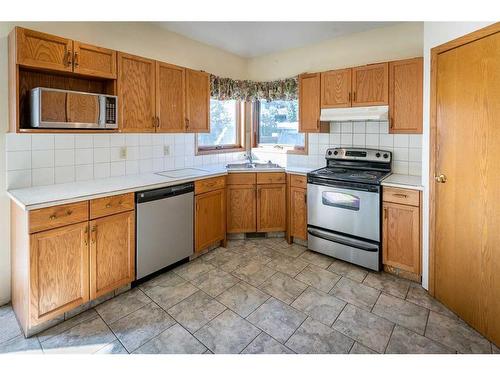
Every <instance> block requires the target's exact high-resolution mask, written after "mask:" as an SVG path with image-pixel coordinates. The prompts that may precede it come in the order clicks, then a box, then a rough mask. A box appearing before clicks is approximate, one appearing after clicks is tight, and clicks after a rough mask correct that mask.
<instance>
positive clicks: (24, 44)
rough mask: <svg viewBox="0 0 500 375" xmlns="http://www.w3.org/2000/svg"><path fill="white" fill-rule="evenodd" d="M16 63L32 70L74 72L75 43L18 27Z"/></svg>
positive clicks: (16, 31)
mask: <svg viewBox="0 0 500 375" xmlns="http://www.w3.org/2000/svg"><path fill="white" fill-rule="evenodd" d="M15 33H16V34H15V35H16V43H15V46H16V62H17V64H19V65H22V66H27V67H31V68H41V69H49V70H59V71H64V72H71V71H73V63H72V57H73V41H72V40H71V39H66V38H61V37H58V36H55V35H50V34H45V33H41V32H38V31H32V30H27V29H23V28H21V27H16V30H15Z"/></svg>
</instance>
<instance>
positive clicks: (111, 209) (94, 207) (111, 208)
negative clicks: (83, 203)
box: [90, 193, 134, 220]
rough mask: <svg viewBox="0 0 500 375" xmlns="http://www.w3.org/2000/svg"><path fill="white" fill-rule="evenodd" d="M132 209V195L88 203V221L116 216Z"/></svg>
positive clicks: (116, 196) (94, 200)
mask: <svg viewBox="0 0 500 375" xmlns="http://www.w3.org/2000/svg"><path fill="white" fill-rule="evenodd" d="M133 209H134V194H133V193H129V194H121V195H115V196H112V197H105V198H98V199H93V200H91V201H90V219H91V220H92V219H96V218H98V217H103V216H108V215H113V214H117V213H120V212H125V211H130V210H133Z"/></svg>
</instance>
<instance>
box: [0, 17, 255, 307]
mask: <svg viewBox="0 0 500 375" xmlns="http://www.w3.org/2000/svg"><path fill="white" fill-rule="evenodd" d="M14 25H19V26H23V27H27V28H30V29H34V30H39V31H44V32H48V33H51V34H55V35H60V36H64V37H68V38H72V39H76V40H80V41H82V42H87V43H91V44H95V45H98V46H102V47H108V48H111V49H116V50H120V51H124V52H129V53H133V54H137V55H141V56H144V57H149V58H153V59H158V60H162V61H166V62H170V63H173V64H178V65H182V66H186V67H189V68H193V69H202V70H205V71H208V72H211V73H214V74H218V75H221V76H226V77H232V78H245V76H246V67H247V61H246V60H245V59H243V58H241V57H239V56H236V55H233V54H231V53H228V52H225V51H223V50H221V49H217V48H214V47H210V46H207V45H205V44H202V43H199V42H196V41H193V40H191V39H188V38H185V37H182V36H180V35H178V34H175V33H172V32H169V31H167V30H165V29H162V28H159V27H158V26H155V25H152V24H147V23H140V22H134V23H120V22H103V23H97V22H90V23H89V22H71V23H70V22H38V23H15V24H14V23H7V22H0V305H2V304H3V303H6V302H8V301H9V300H10V225H9V222H10V220H9V219H10V202H9V199H8V198H7V196H6V194H5V187H6V161H5V158H6V147H5V138H6V137H5V133H6V132H7V130H8V127H9V126H8V108H7V87H8V86H7V83H8V76H7V57H8V53H7V35H8V33H9V32H10V31H11V30H12V28H13V27H14ZM172 137H174V136H172ZM28 138H29V137H28ZM59 138H60V137H59ZM30 142H31V139H30ZM30 150H31V143H30V148H29V150H22V151H29V152H31V151H30ZM179 163H180V161H179ZM131 164H134V163H131ZM80 169H81V168H80ZM99 171H103V169H99ZM106 171H107V169H106V168H104V173H107V172H106ZM66 172H67V171H66ZM89 173H90V172H89ZM69 174H71V172H69ZM25 175H26V174H25ZM63 177H68V173H66V174H65V176H63Z"/></svg>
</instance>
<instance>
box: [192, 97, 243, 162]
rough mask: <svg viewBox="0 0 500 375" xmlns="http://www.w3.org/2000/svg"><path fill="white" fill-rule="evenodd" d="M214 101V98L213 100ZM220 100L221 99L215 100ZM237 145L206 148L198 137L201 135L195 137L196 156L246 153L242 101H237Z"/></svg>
mask: <svg viewBox="0 0 500 375" xmlns="http://www.w3.org/2000/svg"><path fill="white" fill-rule="evenodd" d="M211 99H212V98H211ZM213 100H219V99H213ZM235 105H236V143H235V144H225V145H213V146H204V145H200V143H199V141H198V137H199V134H200V133H197V134H196V137H195V150H196V155H207V154H219V153H225V152H242V151H245V147H244V146H243V131H242V126H243V123H244V122H243V121H242V114H244V113H245V112H244V111H243V110H242V107H243V105H244V103H243V102H242V101H240V100H236V103H235Z"/></svg>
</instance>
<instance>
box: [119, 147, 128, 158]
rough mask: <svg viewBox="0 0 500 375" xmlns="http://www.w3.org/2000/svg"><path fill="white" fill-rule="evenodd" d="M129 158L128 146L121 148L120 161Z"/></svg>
mask: <svg viewBox="0 0 500 375" xmlns="http://www.w3.org/2000/svg"><path fill="white" fill-rule="evenodd" d="M126 158H127V146H122V147H120V159H126Z"/></svg>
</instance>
